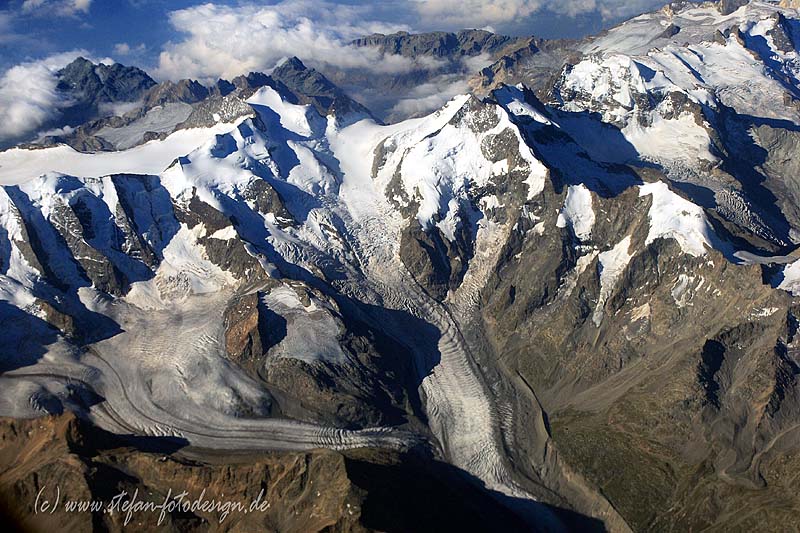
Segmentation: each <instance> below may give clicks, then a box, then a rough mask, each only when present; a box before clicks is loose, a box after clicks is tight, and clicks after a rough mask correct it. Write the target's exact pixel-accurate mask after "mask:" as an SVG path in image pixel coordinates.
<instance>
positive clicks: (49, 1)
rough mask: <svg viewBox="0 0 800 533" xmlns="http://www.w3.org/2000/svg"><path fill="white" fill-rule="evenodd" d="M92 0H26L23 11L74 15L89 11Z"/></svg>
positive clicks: (40, 13)
mask: <svg viewBox="0 0 800 533" xmlns="http://www.w3.org/2000/svg"><path fill="white" fill-rule="evenodd" d="M91 5H92V0H25V1H24V2H23V3H22V11H23V13H33V14H39V15H51V14H54V13H55V14H57V15H62V16H73V15H77V14H78V13H88V12H89V7H90V6H91Z"/></svg>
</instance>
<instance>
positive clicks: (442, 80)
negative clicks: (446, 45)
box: [389, 76, 469, 119]
mask: <svg viewBox="0 0 800 533" xmlns="http://www.w3.org/2000/svg"><path fill="white" fill-rule="evenodd" d="M468 92H469V85H468V84H467V82H466V80H464V79H462V78H460V77H458V76H455V77H453V78H450V79H448V78H446V77H444V76H441V77H439V78H438V79H437V80H434V81H433V82H430V83H423V84H422V85H418V86H417V87H415V88H414V89H413V90H412V91H410V92H409V93H408V94H407V95H406V96H405V97H404V98H402V99H400V100H399V101H398V102H397V103H396V104H395V105H394V107H392V109H391V111H390V113H389V117H390V119H396V118H402V117H410V116H421V115H425V114H427V113H430V112H431V111H434V110H436V109H439V108H440V107H442V106H443V105H444V104H446V103H447V102H448V101H449V100H450V99H451V98H453V97H454V96H456V95H459V94H465V93H468Z"/></svg>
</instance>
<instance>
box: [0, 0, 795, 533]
mask: <svg viewBox="0 0 800 533" xmlns="http://www.w3.org/2000/svg"><path fill="white" fill-rule="evenodd" d="M797 9H798V6H797V4H796V2H793V1H787V0H784V1H783V2H781V3H780V4H778V3H775V2H755V1H753V2H746V1H741V0H723V1H720V2H704V3H696V2H673V3H671V4H669V5H667V6H665V7H664V8H663V9H661V10H659V11H656V12H652V13H646V14H643V15H640V16H638V17H635V18H633V19H631V20H629V21H627V22H624V23H622V24H620V25H619V26H617V27H615V28H612V29H610V30H608V31H606V32H603V33H602V34H599V35H596V36H592V37H588V38H585V39H582V40H570V41H567V40H560V41H548V40H542V39H536V38H533V37H531V38H520V37H514V38H512V37H507V36H502V35H496V34H493V33H491V32H488V31H484V30H465V31H461V32H458V33H445V32H437V33H429V34H410V33H405V32H403V33H398V34H393V35H381V34H375V35H369V36H365V37H363V38H361V39H358V40H356V41H354V42H353V43H351V46H354V47H372V48H375V49H377V50H378V52H379V53H380V54H381V55H382V57H384V58H386V57H389V56H401V57H404V58H407V59H410V60H412V61H414V62H415V64H417V65H419V68H418V69H413V70H411V71H406V72H405V73H403V74H398V73H388V72H387V73H382V74H375V73H370V72H367V71H366V70H359V69H344V68H338V67H333V66H330V65H315V66H314V67H311V66H309V65H306V64H305V63H304V62H303V61H302V60H301V59H298V58H289V59H287V60H286V61H284V62H283V63H281V64H280V65H278V66H277V67H276V68H275V69H274V70H273V71H271V72H269V73H249V74H244V75H242V76H240V77H237V78H235V79H233V80H230V81H227V80H218V81H217V82H215V83H212V84H208V83H201V82H199V81H194V80H181V81H165V82H161V83H157V82H156V81H155V80H153V79H152V78H151V77H150V76H149V75H148V74H147V73H145V72H144V71H143V70H140V69H139V68H136V67H126V66H123V65H119V64H114V65H111V66H108V65H104V64H94V63H92V62H91V61H89V60H87V59H84V58H80V59H77V60H75V61H74V62H72V63H71V64H69V65H67V66H66V67H65V68H64V69H62V70H61V71H59V73H58V74H57V76H58V79H59V84H58V89H59V90H60V91H62V92H63V93H64V95H65V100H68V101H69V102H70V103H71V104H70V106H68V107H65V108H64V109H63V112H62V113H61V114H59V115H58V116H57V117H56V118H54V119H53V120H52V122H51V123H48V124H47V125H46V127H45V128H44V129H45V130H56V129H57V130H58V133H55V134H54V133H52V132H51V134H44V135H37V136H35V137H33V138H30V139H17V140H16V141H15V144H14V146H9V147H5V148H6V149H5V150H3V151H2V152H0V322H2V324H3V343H2V347H0V415H2V416H4V417H6V418H3V419H2V420H0V435H2V439H3V442H4V445H3V447H2V451H0V457H2V461H0V492H1V493H2V494H3V495H4V497H5V501H4V504H5V506H6V508H7V509H6V512H7V513H9V514H10V515H12V516H11V518H12V519H14V520H17V521H19V522H22V523H23V525H24V526H27V527H32V528H40V529H41V528H43V527H52V525H53V524H58V525H59V527H71V528H78V529H98V530H102V529H107V530H121V529H123V525H122V524H121V522H120V521H119V520H118V518H115V517H113V516H108V515H103V514H100V513H98V514H96V515H94V516H78V517H76V516H69V515H64V516H61V515H53V516H54V517H56V518H44V517H41V516H37V515H35V514H34V513H33V512H31V508H30V506H31V505H33V501H34V498H35V495H36V493H37V491H38V490H39V489H40V486H41V484H42V480H47V479H51V480H52V479H58V478H60V479H63V480H64V481H63V483H64V484H65V486H66V485H69V487H70V490H71V491H73V492H80V493H82V494H90V495H93V496H96V497H99V498H102V497H104V496H107V495H109V494H114V493H116V492H119V489H120V488H122V487H124V488H127V489H132V488H140V489H141V490H142V492H143V493H144V492H150V493H151V494H152V493H155V494H157V495H162V494H163V493H164V492H165V491H166V490H168V488H169V484H168V483H166V482H165V481H164V479H174V480H177V481H179V482H180V483H183V484H184V485H187V486H191V487H195V488H197V487H210V488H211V489H213V490H216V491H219V492H224V493H226V494H231V493H232V492H236V491H246V490H249V489H248V487H253V486H259V484H260V486H262V487H263V488H265V489H266V490H267V491H268V492H269V494H270V495H271V498H272V499H273V501H274V502H275V504H276V509H275V510H274V511H272V512H270V514H267V515H264V516H255V515H249V516H239V517H232V518H228V519H227V520H226V521H225V522H224V523H223V524H221V525H219V524H217V516H216V515H214V514H213V513H202V512H198V513H195V514H192V513H190V514H186V515H174V516H170V519H169V523H168V524H166V525H164V527H165V528H166V530H174V531H187V530H192V531H194V530H197V531H200V530H206V529H208V528H210V527H211V528H213V527H217V526H218V529H219V530H225V531H233V530H251V529H253V528H266V529H271V530H273V529H274V530H280V531H323V530H325V531H362V530H363V531H370V530H380V531H407V530H413V531H422V530H430V531H442V530H447V529H453V530H475V531H488V530H502V531H515V530H520V531H526V530H527V531H531V530H533V531H573V530H574V531H584V530H598V531H602V530H608V531H688V530H693V531H694V530H711V531H723V530H724V531H784V530H796V529H798V528H800V519H798V516H800V496H798V493H797V480H798V479H799V476H800V446H798V442H800V440H798V437H799V436H800V384H799V383H798V376H800V351H798V346H799V345H798V339H797V334H798V316H800V315H798V312H799V311H798V309H799V308H798V299H797V296H796V295H800V262H798V261H797V259H798V258H800V255H798V253H797V248H798V244H800V176H799V175H798V171H799V170H800V168H799V167H798V162H797V161H796V158H795V155H796V154H797V153H798V147H800V58H799V57H798V53H800V14H798V11H797ZM476 66H477V67H479V68H473V67H476ZM442 79H446V80H459V83H461V84H463V86H464V87H465V89H466V88H468V89H469V90H468V91H467V92H466V93H465V94H461V95H457V96H454V97H452V98H450V99H449V100H448V101H447V102H446V103H445V104H444V105H443V106H441V107H440V108H438V109H436V110H434V111H433V112H430V113H421V112H420V111H419V110H418V109H416V108H412V107H403V106H397V105H396V104H397V102H398V101H401V100H402V99H403V95H404V94H407V93H409V92H410V91H412V90H413V88H414V87H417V86H419V85H421V84H426V83H437V82H438V81H440V80H442ZM31 450H32V451H31ZM221 472H222V473H221ZM314 481H316V484H315V483H313V482H314ZM51 483H54V481H51ZM320 486H322V487H323V488H319V487H320ZM386 486H391V487H393V489H392V490H389V489H387V488H386ZM318 489H319V490H318ZM314 494H316V496H314ZM315 498H317V499H315ZM20 509H21V511H20ZM48 520H49V522H48ZM81 520H83V521H81ZM212 525H213V527H212Z"/></svg>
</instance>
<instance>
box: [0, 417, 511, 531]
mask: <svg viewBox="0 0 800 533" xmlns="http://www.w3.org/2000/svg"><path fill="white" fill-rule="evenodd" d="M133 444H135V445H136V446H135V447H134V446H133ZM179 446H180V443H175V442H172V443H170V442H164V441H156V440H149V441H141V440H139V441H136V442H133V441H125V440H122V439H121V438H119V437H116V436H113V435H111V434H107V433H105V432H103V431H101V430H99V429H97V428H95V427H92V426H90V425H88V424H87V423H86V422H84V421H82V420H80V419H77V418H75V417H74V416H73V415H71V414H66V415H62V416H59V417H49V418H42V419H35V420H14V419H3V420H1V421H0V497H1V498H2V504H3V509H2V510H3V514H4V515H5V516H4V518H6V519H7V520H6V521H7V522H8V523H11V524H15V525H16V526H17V528H18V529H19V530H22V531H34V532H39V531H71V532H72V531H76V532H81V531H281V532H304V533H305V532H311V531H330V532H334V531H374V530H378V531H442V530H445V529H448V530H449V529H450V528H455V529H456V530H459V531H470V530H472V531H487V530H489V529H490V528H492V527H495V526H498V525H499V526H500V527H502V529H503V530H504V531H514V530H522V527H521V526H520V524H519V523H518V522H517V521H516V519H515V518H514V517H513V515H511V514H510V513H509V512H508V511H506V510H505V509H503V508H501V507H499V506H498V504H497V503H495V502H494V500H492V499H491V498H489V497H488V496H487V495H485V494H484V493H482V492H480V491H478V490H477V489H476V488H475V487H474V486H473V485H472V484H470V483H468V482H466V481H465V480H464V479H462V478H460V477H459V475H458V474H456V473H454V471H453V469H451V468H450V467H448V466H446V465H443V464H441V463H435V462H433V461H428V460H424V459H421V458H413V457H401V456H399V455H398V454H395V453H392V452H384V451H377V450H356V451H352V452H348V453H346V454H342V453H338V452H334V451H330V450H318V451H313V452H309V453H263V454H252V453H249V454H239V455H237V454H234V455H229V454H228V455H223V454H219V453H210V452H205V451H202V450H194V449H188V448H187V449H183V450H180V451H177V450H175V448H176V447H179ZM170 447H172V450H170V449H169V448H170ZM143 450H152V451H143ZM56 488H58V490H59V491H60V503H59V505H58V508H57V510H56V511H55V512H54V513H53V514H49V513H43V512H41V506H42V505H43V502H44V500H49V501H50V502H54V501H55V499H56ZM137 490H138V493H136V491H137ZM170 490H172V494H173V496H174V495H176V494H178V493H180V492H181V491H184V490H185V491H187V493H188V498H187V500H188V501H194V500H195V499H196V498H198V497H199V496H200V495H201V493H202V492H203V491H204V490H205V494H204V499H205V500H206V501H210V500H213V499H216V500H218V501H225V500H230V501H233V502H243V503H244V504H246V507H249V504H250V502H251V501H253V500H257V499H258V496H259V493H261V492H262V491H263V496H262V498H261V499H260V500H259V501H261V502H269V506H268V508H266V509H265V510H264V511H263V512H261V511H258V510H257V511H253V512H247V513H244V512H241V511H239V510H237V509H233V510H232V511H231V512H230V514H229V515H228V516H226V517H225V518H224V520H222V521H220V518H221V517H222V515H223V512H222V510H220V509H215V510H213V511H210V512H204V510H195V511H194V512H193V511H192V510H191V509H190V510H189V512H180V511H175V512H171V513H166V516H165V518H164V519H163V522H162V523H161V524H158V519H159V514H160V512H159V511H140V512H136V513H133V515H132V519H131V520H130V521H129V523H128V524H127V525H126V524H125V513H124V512H115V513H111V514H109V513H104V512H102V511H97V512H89V511H86V512H77V511H75V512H71V513H68V512H66V511H65V504H66V500H67V499H74V500H101V501H103V502H104V503H105V504H108V503H109V502H111V501H112V499H113V498H114V496H115V495H117V494H120V493H122V492H123V491H126V492H127V494H128V495H129V497H130V495H133V494H137V500H138V501H141V502H154V503H161V502H163V501H164V498H165V497H166V496H167V495H168V494H169V491H170ZM37 496H39V499H38V505H39V511H40V512H38V513H37V512H36V505H37Z"/></svg>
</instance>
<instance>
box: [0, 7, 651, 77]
mask: <svg viewBox="0 0 800 533" xmlns="http://www.w3.org/2000/svg"><path fill="white" fill-rule="evenodd" d="M204 3H206V2H202V1H197V0H0V70H6V69H7V68H9V67H11V66H12V65H15V64H17V63H20V62H23V61H30V60H36V59H41V58H44V57H47V56H49V55H52V54H56V53H59V52H65V51H69V50H85V51H87V52H88V54H90V55H91V56H92V57H93V58H96V59H99V58H104V57H111V58H113V59H115V60H117V61H120V62H123V63H132V64H137V65H141V66H143V67H146V68H148V69H149V70H153V69H156V68H157V67H158V66H159V62H160V59H159V55H160V53H161V52H162V50H163V49H164V47H165V46H167V45H169V43H181V42H182V41H183V40H185V38H186V36H187V33H186V31H185V30H186V27H185V26H184V27H183V28H180V27H176V23H175V20H174V13H175V12H179V11H180V10H184V9H191V8H193V7H196V6H199V5H201V4H204ZM213 3H214V4H215V5H216V6H217V7H218V8H228V9H229V10H231V11H230V12H236V11H237V10H239V11H242V10H244V11H243V12H246V10H247V9H251V10H252V9H256V10H258V9H268V8H269V7H270V6H275V5H276V2H253V1H239V0H217V1H214V2H213ZM663 3H664V2H663V1H662V0H499V1H494V2H486V1H483V0H416V1H401V0H389V1H384V2H363V1H358V0H349V1H348V0H345V1H342V0H335V1H332V2H331V1H328V2H324V1H320V2H315V1H309V0H296V1H293V0H284V1H283V2H280V3H277V5H278V6H281V7H282V8H284V11H290V12H291V11H292V9H289V8H290V7H291V6H293V5H294V6H296V9H295V10H294V11H295V12H294V13H292V15H291V16H290V17H289V18H291V17H297V16H308V17H309V18H310V19H311V20H312V21H313V22H314V23H316V24H318V25H319V28H320V29H319V31H320V32H323V33H324V32H328V33H330V34H331V35H333V36H335V37H339V38H349V37H350V36H351V34H352V33H353V32H356V33H357V32H358V30H359V29H361V27H363V29H364V30H371V29H374V28H375V27H380V25H381V24H383V25H384V26H385V29H386V30H392V29H397V28H402V29H408V30H412V31H430V30H434V29H442V30H456V29H460V28H462V27H489V28H490V29H494V30H496V31H498V32H503V33H509V34H514V35H531V34H532V35H537V36H543V37H576V36H580V35H584V34H588V33H595V32H597V31H599V30H601V29H602V28H604V27H608V26H610V25H612V24H614V23H616V22H618V21H619V20H622V19H624V18H626V17H628V16H631V15H633V14H636V13H638V12H641V11H645V10H649V9H652V8H654V7H657V6H658V5H660V4H663ZM309 6H310V8H309ZM339 10H342V11H343V12H344V13H346V15H345V17H346V20H347V22H348V23H349V26H350V27H349V28H347V30H346V31H339V30H338V28H336V27H334V25H333V24H332V23H331V21H341V20H342V15H336V14H331V13H330V12H336V11H339ZM298 13H299V14H298ZM220 16H221V17H222V16H225V15H224V14H220ZM328 18H330V19H331V21H326V19H328ZM213 21H214V19H213V18H212V19H208V20H203V19H202V18H198V19H197V20H195V21H192V22H188V21H185V24H206V25H208V24H210V23H213ZM177 26H180V24H178V25H177ZM161 73H162V74H163V75H170V76H171V75H173V74H177V73H174V72H173V71H172V70H164V69H162V70H161ZM185 74H186V75H191V74H193V72H192V71H191V69H189V70H188V71H187V72H186V73H185Z"/></svg>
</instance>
